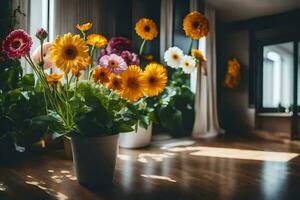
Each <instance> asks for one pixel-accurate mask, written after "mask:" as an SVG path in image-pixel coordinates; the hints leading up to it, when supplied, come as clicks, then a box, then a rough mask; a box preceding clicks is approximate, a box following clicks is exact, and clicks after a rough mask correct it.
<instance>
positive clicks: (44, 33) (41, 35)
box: [35, 28, 48, 40]
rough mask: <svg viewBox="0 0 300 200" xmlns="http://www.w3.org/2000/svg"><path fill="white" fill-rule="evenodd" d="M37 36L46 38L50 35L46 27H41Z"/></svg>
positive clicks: (41, 38)
mask: <svg viewBox="0 0 300 200" xmlns="http://www.w3.org/2000/svg"><path fill="white" fill-rule="evenodd" d="M35 36H36V37H37V38H38V39H39V40H45V39H46V38H47V37H48V32H47V31H46V30H45V29H43V28H40V29H38V30H37V32H36V34H35Z"/></svg>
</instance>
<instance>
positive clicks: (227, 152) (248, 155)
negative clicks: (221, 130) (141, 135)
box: [168, 146, 299, 162]
mask: <svg viewBox="0 0 300 200" xmlns="http://www.w3.org/2000/svg"><path fill="white" fill-rule="evenodd" d="M168 150H169V151H172V152H183V151H193V152H192V153H190V155H193V156H208V157H218V158H234V159H245V160H262V161H276V162H288V161H290V160H291V159H293V158H295V157H297V156H298V155H299V154H297V153H287V152H268V151H257V150H243V149H232V148H219V147H202V146H201V147H199V146H194V147H174V148H171V149H168ZM195 151H196V152H195Z"/></svg>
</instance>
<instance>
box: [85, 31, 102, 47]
mask: <svg viewBox="0 0 300 200" xmlns="http://www.w3.org/2000/svg"><path fill="white" fill-rule="evenodd" d="M86 43H87V44H88V45H91V46H96V47H97V48H101V49H102V48H104V47H106V45H107V39H106V38H105V37H104V36H103V35H99V34H91V35H88V36H87V41H86Z"/></svg>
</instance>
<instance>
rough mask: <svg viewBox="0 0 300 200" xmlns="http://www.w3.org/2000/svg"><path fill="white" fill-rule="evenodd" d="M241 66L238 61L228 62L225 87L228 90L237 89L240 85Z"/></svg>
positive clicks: (231, 60)
mask: <svg viewBox="0 0 300 200" xmlns="http://www.w3.org/2000/svg"><path fill="white" fill-rule="evenodd" d="M240 71H241V65H240V63H239V62H238V61H237V59H235V58H233V59H230V60H228V62H227V72H226V74H225V79H224V81H223V85H224V87H226V88H231V89H233V88H236V87H237V86H238V85H239V84H240V80H241V72H240Z"/></svg>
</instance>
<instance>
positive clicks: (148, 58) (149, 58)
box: [144, 54, 154, 62]
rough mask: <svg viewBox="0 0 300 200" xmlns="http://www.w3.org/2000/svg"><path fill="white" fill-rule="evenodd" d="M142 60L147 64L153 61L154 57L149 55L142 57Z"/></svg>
mask: <svg viewBox="0 0 300 200" xmlns="http://www.w3.org/2000/svg"><path fill="white" fill-rule="evenodd" d="M144 59H145V60H147V61H148V62H151V61H153V60H154V56H153V55H151V54H148V55H144Z"/></svg>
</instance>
